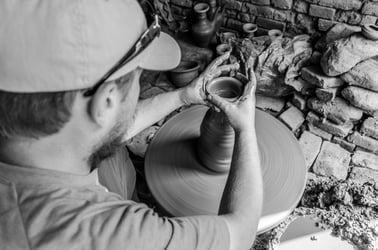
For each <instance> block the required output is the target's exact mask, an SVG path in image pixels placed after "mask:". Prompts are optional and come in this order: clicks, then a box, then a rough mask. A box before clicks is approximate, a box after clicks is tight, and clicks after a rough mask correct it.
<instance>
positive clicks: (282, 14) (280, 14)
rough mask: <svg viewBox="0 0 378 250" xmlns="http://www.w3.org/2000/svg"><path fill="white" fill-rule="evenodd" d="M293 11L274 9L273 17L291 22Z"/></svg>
mask: <svg viewBox="0 0 378 250" xmlns="http://www.w3.org/2000/svg"><path fill="white" fill-rule="evenodd" d="M294 16H295V14H294V12H292V11H291V10H274V15H273V19H274V20H277V21H282V22H293V20H294Z"/></svg>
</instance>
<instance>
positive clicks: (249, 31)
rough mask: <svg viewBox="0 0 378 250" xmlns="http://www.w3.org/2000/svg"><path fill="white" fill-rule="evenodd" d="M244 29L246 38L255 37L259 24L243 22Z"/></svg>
mask: <svg viewBox="0 0 378 250" xmlns="http://www.w3.org/2000/svg"><path fill="white" fill-rule="evenodd" d="M243 31H244V33H245V37H246V38H249V39H251V38H253V37H254V34H255V32H256V31H257V25H256V24H254V23H245V24H243Z"/></svg>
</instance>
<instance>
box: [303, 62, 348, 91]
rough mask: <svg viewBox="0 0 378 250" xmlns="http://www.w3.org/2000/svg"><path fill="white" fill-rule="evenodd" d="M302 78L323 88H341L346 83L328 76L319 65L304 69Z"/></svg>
mask: <svg viewBox="0 0 378 250" xmlns="http://www.w3.org/2000/svg"><path fill="white" fill-rule="evenodd" d="M301 76H302V78H303V79H304V80H306V81H308V82H310V83H312V84H314V85H316V86H318V87H321V88H333V87H339V86H342V85H343V84H344V81H343V80H342V79H340V78H339V77H332V76H327V75H326V74H324V73H323V71H322V70H321V68H320V67H319V66H318V65H314V66H309V67H303V68H302V70H301Z"/></svg>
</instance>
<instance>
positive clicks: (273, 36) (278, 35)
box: [268, 29, 283, 43]
mask: <svg viewBox="0 0 378 250" xmlns="http://www.w3.org/2000/svg"><path fill="white" fill-rule="evenodd" d="M268 36H269V38H270V42H271V43H272V42H274V41H276V40H279V39H282V37H283V33H282V31H281V30H277V29H272V30H269V31H268Z"/></svg>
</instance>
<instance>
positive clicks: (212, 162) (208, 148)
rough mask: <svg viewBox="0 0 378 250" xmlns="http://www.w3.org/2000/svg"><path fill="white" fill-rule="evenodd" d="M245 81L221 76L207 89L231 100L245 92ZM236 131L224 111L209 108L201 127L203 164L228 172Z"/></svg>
mask: <svg viewBox="0 0 378 250" xmlns="http://www.w3.org/2000/svg"><path fill="white" fill-rule="evenodd" d="M243 87H244V85H243V83H242V82H240V81H239V80H237V79H235V78H232V77H219V78H216V79H214V80H212V81H211V82H209V83H208V84H207V86H206V91H207V92H208V93H212V94H214V95H218V96H220V97H222V98H224V99H226V100H228V101H230V102H232V101H235V100H237V99H238V98H239V97H240V96H241V95H242V93H243ZM234 141H235V133H234V130H233V128H232V127H231V125H230V124H229V122H228V121H227V118H226V117H225V115H224V114H223V113H222V112H216V111H215V110H213V109H209V110H208V111H207V112H206V114H205V117H204V118H203V121H202V123H201V127H200V137H199V139H198V142H197V147H196V148H197V156H198V159H199V160H200V161H201V162H202V164H203V165H204V166H205V167H207V168H208V169H210V170H212V171H215V172H219V173H221V172H227V171H228V170H229V168H230V165H231V158H232V152H233V148H234Z"/></svg>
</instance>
